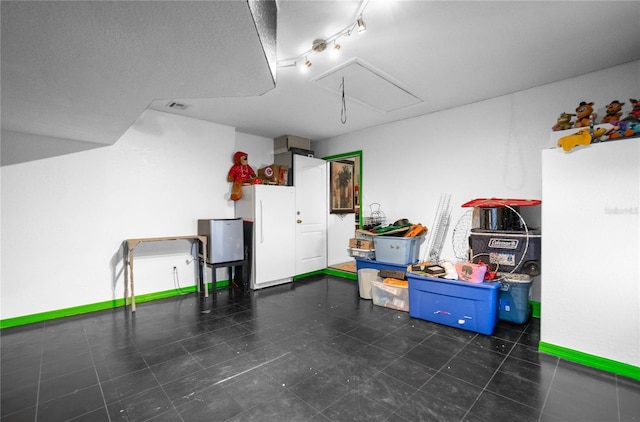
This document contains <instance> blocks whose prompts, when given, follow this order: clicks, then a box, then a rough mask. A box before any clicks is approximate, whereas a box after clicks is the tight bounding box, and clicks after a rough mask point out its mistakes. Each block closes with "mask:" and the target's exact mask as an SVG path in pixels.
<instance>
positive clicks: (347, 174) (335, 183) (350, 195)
mask: <svg viewBox="0 0 640 422" xmlns="http://www.w3.org/2000/svg"><path fill="white" fill-rule="evenodd" d="M353 170H354V167H353V162H352V161H332V162H331V167H330V176H331V189H330V191H331V199H330V202H331V204H330V212H331V214H351V213H353V212H354V204H355V202H354V191H353V178H354V175H353Z"/></svg>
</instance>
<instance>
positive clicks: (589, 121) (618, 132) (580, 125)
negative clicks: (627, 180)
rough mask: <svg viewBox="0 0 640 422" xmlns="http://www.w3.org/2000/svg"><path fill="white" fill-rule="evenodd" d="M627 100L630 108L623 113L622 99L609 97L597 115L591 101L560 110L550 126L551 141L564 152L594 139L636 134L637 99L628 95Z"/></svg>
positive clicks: (639, 112) (639, 134)
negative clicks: (567, 111) (601, 113)
mask: <svg viewBox="0 0 640 422" xmlns="http://www.w3.org/2000/svg"><path fill="white" fill-rule="evenodd" d="M629 103H630V106H631V110H629V111H627V112H626V113H625V104H626V103H624V102H620V101H618V100H614V101H611V102H610V103H609V104H607V105H606V106H605V110H606V113H605V114H604V116H603V117H602V118H601V119H598V113H596V112H595V111H594V103H593V102H586V101H582V102H581V103H580V104H579V105H578V107H577V108H576V109H575V113H566V112H562V113H560V116H559V117H558V120H557V122H556V124H555V125H554V126H553V128H552V129H553V132H552V135H551V138H552V141H553V142H555V144H556V145H557V146H558V147H561V148H562V149H563V150H564V151H567V152H568V151H571V150H573V149H574V148H576V147H584V146H588V145H590V144H594V143H599V142H606V141H614V140H622V139H629V138H637V137H640V100H636V99H633V98H630V99H629ZM623 116H624V117H623Z"/></svg>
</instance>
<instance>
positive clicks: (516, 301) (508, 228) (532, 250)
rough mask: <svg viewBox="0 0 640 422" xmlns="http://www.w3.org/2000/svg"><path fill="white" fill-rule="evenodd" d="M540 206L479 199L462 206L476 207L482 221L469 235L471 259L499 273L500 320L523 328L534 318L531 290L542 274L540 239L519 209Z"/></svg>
mask: <svg viewBox="0 0 640 422" xmlns="http://www.w3.org/2000/svg"><path fill="white" fill-rule="evenodd" d="M540 203H541V202H540V201H539V200H536V199H532V200H530V199H500V198H479V199H475V200H473V201H470V202H467V203H466V204H463V205H462V206H463V207H475V209H474V215H476V216H477V218H478V220H479V222H478V223H477V225H476V227H475V228H473V229H471V234H470V235H469V246H470V254H471V259H472V260H473V262H476V263H477V262H479V261H483V262H485V263H489V264H491V265H492V267H493V268H494V269H495V270H497V271H498V272H499V277H498V278H497V280H500V281H501V282H502V286H501V288H500V295H499V296H500V313H499V317H500V319H501V320H504V321H510V322H515V323H518V324H522V323H524V322H526V321H527V320H528V319H529V317H530V316H531V305H530V301H531V296H532V295H531V286H532V283H533V281H534V279H535V276H537V275H539V274H540V255H541V250H540V249H541V235H540V230H539V229H532V228H531V227H529V225H528V224H527V222H526V221H524V218H523V217H522V215H521V214H520V207H531V206H537V205H540ZM478 226H479V227H478Z"/></svg>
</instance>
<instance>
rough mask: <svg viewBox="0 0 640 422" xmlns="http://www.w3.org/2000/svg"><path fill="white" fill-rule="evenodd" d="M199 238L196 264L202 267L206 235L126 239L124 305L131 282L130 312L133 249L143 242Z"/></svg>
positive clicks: (207, 288) (133, 309) (203, 266)
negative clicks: (198, 252) (199, 247)
mask: <svg viewBox="0 0 640 422" xmlns="http://www.w3.org/2000/svg"><path fill="white" fill-rule="evenodd" d="M185 239H186V240H199V241H200V244H201V249H200V255H202V260H200V259H199V260H198V264H200V263H201V262H202V268H203V269H204V268H205V265H206V262H207V236H200V235H193V236H168V237H143V238H138V239H126V240H125V243H126V245H127V250H126V254H125V270H124V305H125V306H127V304H128V303H127V302H128V300H129V293H128V288H129V283H130V284H131V312H135V311H136V297H135V294H134V291H133V250H134V248H135V247H136V246H137V245H138V244H139V243H143V242H159V241H166V240H185ZM200 282H201V281H200V280H198V292H199V291H200ZM203 284H204V295H205V297H209V287H208V286H207V283H206V282H204V283H203Z"/></svg>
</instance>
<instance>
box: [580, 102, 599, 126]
mask: <svg viewBox="0 0 640 422" xmlns="http://www.w3.org/2000/svg"><path fill="white" fill-rule="evenodd" d="M596 117H597V114H596V113H594V112H593V103H588V102H586V101H582V102H581V103H580V105H579V106H578V108H576V127H589V125H590V124H591V122H592V119H593V121H595V120H596Z"/></svg>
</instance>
